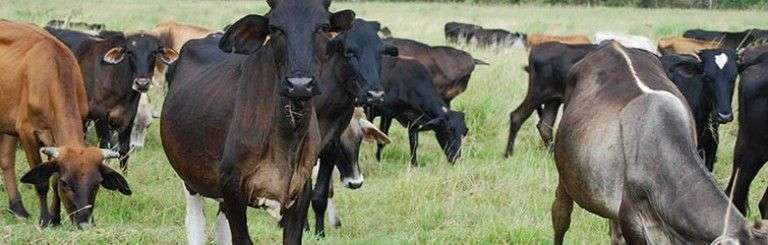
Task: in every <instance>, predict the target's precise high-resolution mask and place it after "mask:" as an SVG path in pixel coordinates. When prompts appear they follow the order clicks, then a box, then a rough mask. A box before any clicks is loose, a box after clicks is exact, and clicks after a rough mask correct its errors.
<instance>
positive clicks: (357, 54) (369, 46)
mask: <svg viewBox="0 0 768 245" xmlns="http://www.w3.org/2000/svg"><path fill="white" fill-rule="evenodd" d="M380 28H381V27H380V24H379V23H378V22H369V21H364V20H360V19H357V20H355V22H354V24H353V25H352V29H350V30H349V31H347V32H345V33H342V34H339V35H338V36H336V37H334V38H333V39H332V40H331V41H330V42H329V43H328V48H327V49H328V54H329V55H341V57H343V59H345V61H346V62H345V68H346V69H344V70H345V71H344V72H345V73H346V76H347V77H350V78H352V79H351V80H352V81H354V83H352V84H347V87H348V88H347V90H348V91H350V92H351V93H353V94H355V95H356V96H357V98H358V100H359V101H360V102H363V103H370V104H380V103H383V102H384V87H383V86H382V85H381V60H382V58H381V56H382V55H390V56H394V57H396V56H397V53H398V52H397V47H394V46H391V45H384V43H383V42H381V38H379V35H378V34H377V32H378V30H379V29H380Z"/></svg>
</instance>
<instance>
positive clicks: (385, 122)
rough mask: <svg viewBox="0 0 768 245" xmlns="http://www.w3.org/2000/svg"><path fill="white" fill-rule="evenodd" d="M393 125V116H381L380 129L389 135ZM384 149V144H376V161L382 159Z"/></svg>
mask: <svg viewBox="0 0 768 245" xmlns="http://www.w3.org/2000/svg"><path fill="white" fill-rule="evenodd" d="M391 126H392V118H391V117H388V116H382V117H381V124H380V126H379V130H381V132H383V133H384V134H386V135H389V127H391ZM382 150H384V144H376V161H381V152H382Z"/></svg>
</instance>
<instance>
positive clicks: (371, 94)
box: [365, 90, 384, 104]
mask: <svg viewBox="0 0 768 245" xmlns="http://www.w3.org/2000/svg"><path fill="white" fill-rule="evenodd" d="M365 101H366V102H367V103H370V104H381V103H384V91H383V90H368V91H367V92H366V98H365Z"/></svg>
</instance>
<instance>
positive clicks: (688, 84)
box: [661, 54, 704, 110]
mask: <svg viewBox="0 0 768 245" xmlns="http://www.w3.org/2000/svg"><path fill="white" fill-rule="evenodd" d="M661 61H662V63H663V64H664V68H665V69H666V72H667V75H668V76H669V79H670V80H672V81H673V82H674V83H675V85H677V87H678V89H680V91H682V92H683V94H685V97H686V99H687V100H688V104H689V105H690V106H691V109H693V110H698V106H699V103H698V101H699V100H701V99H702V96H703V93H704V72H703V71H702V66H701V61H699V60H698V59H697V58H696V57H694V56H690V55H681V54H671V55H665V56H663V57H662V58H661Z"/></svg>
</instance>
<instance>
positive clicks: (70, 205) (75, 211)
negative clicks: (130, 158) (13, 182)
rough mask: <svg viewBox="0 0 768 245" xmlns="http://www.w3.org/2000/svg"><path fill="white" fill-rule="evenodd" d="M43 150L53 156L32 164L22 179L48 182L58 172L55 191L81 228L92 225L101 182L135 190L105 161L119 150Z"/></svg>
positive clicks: (110, 186)
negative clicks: (45, 160) (46, 160)
mask: <svg viewBox="0 0 768 245" xmlns="http://www.w3.org/2000/svg"><path fill="white" fill-rule="evenodd" d="M40 152H41V153H43V154H45V155H47V156H48V157H49V158H50V159H51V160H50V161H49V162H46V163H43V164H40V165H38V166H35V167H34V168H32V169H31V170H30V171H29V172H28V173H27V174H25V175H24V176H23V177H21V182H24V183H29V184H44V183H45V184H47V183H48V181H49V178H50V177H51V176H52V175H53V174H58V177H57V178H54V181H56V182H55V183H53V186H54V187H55V189H54V191H57V192H58V195H59V198H60V200H61V202H62V204H63V205H64V208H65V209H66V211H67V213H66V215H67V216H69V217H70V219H71V220H72V222H73V223H74V224H75V225H77V227H78V228H80V229H85V228H88V227H90V224H91V220H92V219H91V215H92V213H93V210H94V208H95V206H94V205H95V200H96V193H97V192H98V190H99V186H103V187H104V188H107V189H109V190H116V191H119V192H120V193H123V194H125V195H130V194H131V189H130V188H129V187H128V182H127V181H126V180H125V178H123V176H122V175H120V174H119V173H117V172H116V171H114V170H112V169H111V168H109V167H107V166H106V165H104V164H103V161H104V160H105V159H108V158H116V157H118V156H119V154H118V153H117V152H114V151H111V150H102V149H98V148H71V147H58V148H57V147H43V148H41V149H40Z"/></svg>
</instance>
